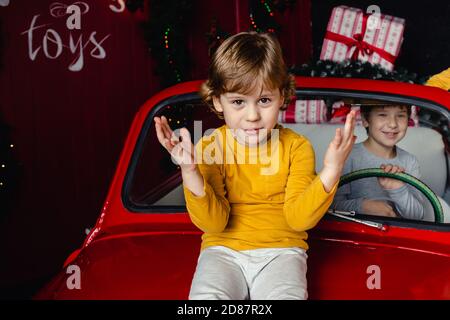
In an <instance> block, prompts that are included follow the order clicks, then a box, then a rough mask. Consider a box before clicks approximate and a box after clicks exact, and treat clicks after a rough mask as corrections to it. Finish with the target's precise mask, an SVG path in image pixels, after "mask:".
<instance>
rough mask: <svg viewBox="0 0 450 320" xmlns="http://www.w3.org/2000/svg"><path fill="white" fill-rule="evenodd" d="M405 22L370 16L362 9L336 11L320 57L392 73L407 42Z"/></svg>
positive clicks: (339, 9)
mask: <svg viewBox="0 0 450 320" xmlns="http://www.w3.org/2000/svg"><path fill="white" fill-rule="evenodd" d="M404 28H405V19H402V18H398V17H393V16H390V15H386V14H380V13H375V14H370V15H369V14H366V13H364V12H363V11H362V10H361V9H357V8H352V7H347V6H338V7H335V8H333V11H332V13H331V17H330V20H329V22H328V27H327V32H326V34H325V38H324V41H323V45H322V51H321V54H320V59H321V60H333V61H337V62H341V61H343V60H346V59H353V60H360V61H363V62H365V61H368V62H370V63H372V64H379V65H381V66H382V67H383V68H385V69H386V70H389V71H392V70H393V68H394V63H395V60H396V58H397V56H398V54H399V52H400V47H401V45H402V42H403V31H404Z"/></svg>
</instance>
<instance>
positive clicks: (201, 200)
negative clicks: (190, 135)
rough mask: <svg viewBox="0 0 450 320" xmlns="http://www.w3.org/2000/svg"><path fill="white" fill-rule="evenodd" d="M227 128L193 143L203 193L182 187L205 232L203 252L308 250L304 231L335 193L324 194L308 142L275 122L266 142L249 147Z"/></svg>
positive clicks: (327, 204) (194, 219) (313, 223)
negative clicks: (217, 248) (208, 249)
mask: <svg viewBox="0 0 450 320" xmlns="http://www.w3.org/2000/svg"><path fill="white" fill-rule="evenodd" d="M227 129H228V127H227V126H226V125H224V126H222V127H220V128H217V129H216V130H214V132H213V133H212V134H211V135H209V136H204V137H202V139H201V140H200V141H199V142H198V143H197V145H196V153H197V154H196V155H197V161H198V162H199V170H200V172H201V174H202V175H203V183H204V192H205V195H203V196H201V197H197V196H195V195H194V194H193V193H192V192H191V191H190V190H189V189H187V188H186V187H185V186H184V185H183V190H184V195H185V199H186V207H187V209H188V212H189V215H190V217H191V220H192V222H193V223H194V224H195V225H196V226H197V227H198V228H199V229H201V230H202V231H204V234H203V236H202V249H204V248H206V247H210V246H215V245H221V246H226V247H229V248H232V249H234V250H248V249H257V248H280V247H301V248H304V249H308V245H307V243H306V239H307V237H308V235H307V233H306V230H308V229H311V228H313V227H314V226H315V225H316V224H317V223H318V222H319V220H320V219H321V218H322V217H323V215H324V214H325V213H326V211H327V209H328V207H329V206H330V204H331V202H332V200H333V197H334V194H335V192H336V189H337V184H336V185H335V186H334V187H333V189H332V190H331V191H330V192H329V193H327V192H325V190H324V187H323V184H322V182H321V180H320V178H319V176H317V175H316V173H315V168H314V163H315V159H314V151H313V148H312V146H311V144H310V143H309V141H308V140H307V139H306V138H304V137H303V136H301V135H299V134H297V133H295V132H294V131H292V130H291V129H288V128H283V127H282V126H281V125H279V124H278V125H277V126H276V127H275V129H278V130H277V131H274V134H272V137H271V138H270V139H269V140H268V142H267V143H266V144H262V145H261V146H260V147H248V146H242V145H241V144H239V143H237V141H236V139H235V138H234V137H233V135H232V134H231V133H230V130H227ZM276 133H277V134H276ZM264 150H267V152H264Z"/></svg>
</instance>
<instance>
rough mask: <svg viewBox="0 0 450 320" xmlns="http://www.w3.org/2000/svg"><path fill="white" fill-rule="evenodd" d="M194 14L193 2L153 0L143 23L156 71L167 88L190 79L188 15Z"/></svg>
mask: <svg viewBox="0 0 450 320" xmlns="http://www.w3.org/2000/svg"><path fill="white" fill-rule="evenodd" d="M135 1H136V0H135ZM190 16H192V3H191V1H187V0H182V1H180V0H152V1H151V2H150V15H149V19H148V21H147V22H145V23H144V24H143V29H144V36H145V39H146V40H147V43H148V46H149V49H150V54H151V55H152V56H153V58H154V59H155V61H156V67H155V71H156V74H157V75H158V76H160V79H161V84H162V86H164V87H168V86H170V85H173V84H176V83H179V82H182V81H186V80H188V79H189V71H190V70H189V67H188V66H189V65H190V61H189V58H188V57H189V52H188V47H187V43H186V42H187V29H188V28H187V27H188V25H187V18H188V17H190Z"/></svg>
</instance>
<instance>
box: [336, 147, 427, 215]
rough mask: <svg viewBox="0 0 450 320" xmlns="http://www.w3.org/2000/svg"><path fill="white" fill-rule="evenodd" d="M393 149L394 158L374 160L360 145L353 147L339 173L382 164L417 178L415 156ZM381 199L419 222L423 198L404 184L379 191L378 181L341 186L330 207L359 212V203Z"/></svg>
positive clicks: (372, 155)
mask: <svg viewBox="0 0 450 320" xmlns="http://www.w3.org/2000/svg"><path fill="white" fill-rule="evenodd" d="M395 148H396V156H395V157H394V158H392V159H384V158H381V157H378V156H376V155H374V154H373V153H371V152H370V151H369V150H367V149H366V147H365V146H364V144H363V143H357V144H355V145H354V147H353V150H352V153H351V154H350V156H349V158H348V159H347V162H346V163H345V167H344V170H343V174H347V173H349V172H352V171H356V170H360V169H365V168H380V166H381V165H382V164H387V163H389V164H391V165H397V166H399V167H403V168H405V172H406V173H408V174H410V175H412V176H414V177H416V178H420V171H419V163H418V161H417V159H416V157H415V156H413V155H412V154H410V153H408V152H406V151H405V150H403V149H401V148H399V147H398V146H396V147H395ZM364 199H368V200H382V201H385V202H387V203H388V204H390V205H391V206H392V207H393V208H395V211H396V212H397V213H398V214H399V215H400V216H401V217H404V218H407V219H416V220H421V219H423V216H424V212H423V205H422V203H423V201H424V197H423V195H422V194H421V192H420V191H418V190H417V189H415V188H414V187H412V186H410V185H408V184H405V185H403V186H402V187H400V188H398V189H392V190H387V189H383V188H382V187H381V185H380V184H379V183H378V178H376V177H371V178H364V179H359V180H356V181H353V182H350V183H348V184H346V185H344V186H342V187H341V188H340V189H339V190H338V191H337V193H336V196H335V198H334V202H333V204H332V208H334V209H336V210H341V211H356V212H357V213H364V212H363V206H362V203H363V200H364Z"/></svg>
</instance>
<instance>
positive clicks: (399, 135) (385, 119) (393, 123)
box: [363, 106, 408, 150]
mask: <svg viewBox="0 0 450 320" xmlns="http://www.w3.org/2000/svg"><path fill="white" fill-rule="evenodd" d="M363 125H364V127H366V128H369V133H368V135H369V139H368V140H369V142H370V143H371V144H374V145H376V146H378V147H381V148H383V149H385V150H388V149H392V148H393V147H394V146H395V145H396V144H397V143H398V142H399V141H400V140H401V139H403V137H404V136H405V134H406V130H407V128H408V112H407V109H406V107H405V106H385V107H373V109H372V110H371V111H370V114H369V118H368V119H363Z"/></svg>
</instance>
